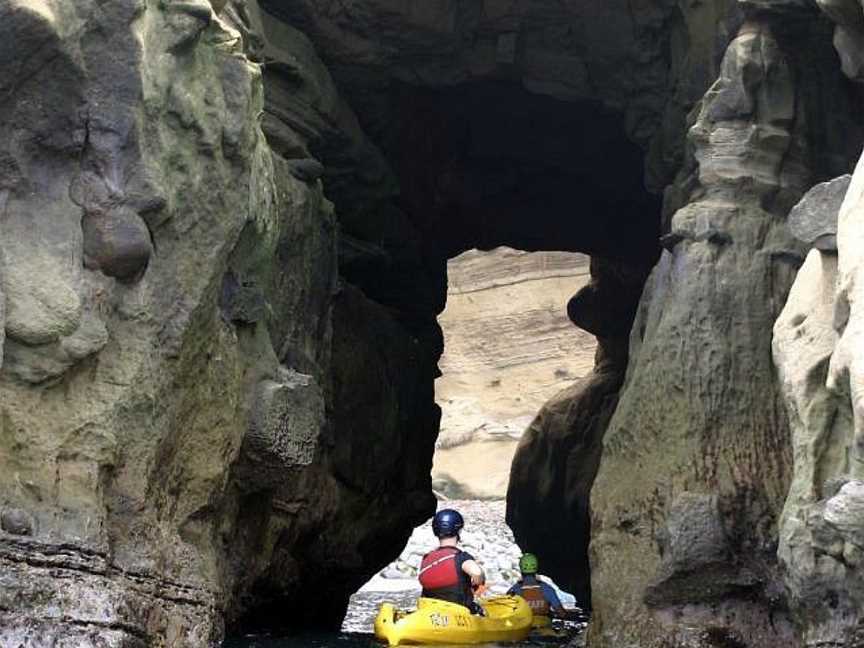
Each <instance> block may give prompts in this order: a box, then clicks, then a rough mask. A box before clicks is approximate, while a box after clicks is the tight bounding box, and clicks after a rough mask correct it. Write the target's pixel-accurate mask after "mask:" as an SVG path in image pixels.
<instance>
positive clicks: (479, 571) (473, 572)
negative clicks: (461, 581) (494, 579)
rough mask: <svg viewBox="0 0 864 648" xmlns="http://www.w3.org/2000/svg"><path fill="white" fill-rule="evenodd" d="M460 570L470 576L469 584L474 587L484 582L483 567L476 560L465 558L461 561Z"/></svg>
mask: <svg viewBox="0 0 864 648" xmlns="http://www.w3.org/2000/svg"><path fill="white" fill-rule="evenodd" d="M462 571H464V572H465V573H466V574H468V576H469V577H470V578H471V584H472V585H473V586H474V587H479V586H480V585H483V584H484V583H485V582H486V574H485V573H483V568H482V567H481V566H480V565H479V564H478V562H477V561H476V560H466V561H465V562H463V563H462Z"/></svg>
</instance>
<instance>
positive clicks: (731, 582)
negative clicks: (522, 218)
mask: <svg viewBox="0 0 864 648" xmlns="http://www.w3.org/2000/svg"><path fill="white" fill-rule="evenodd" d="M804 42H806V43H809V44H810V45H809V46H808V52H809V54H808V56H807V57H806V58H802V57H799V56H798V52H799V51H800V48H801V44H802V43H804ZM827 45H828V38H826V26H825V25H824V24H820V23H819V22H818V21H813V20H811V19H804V18H802V19H801V20H800V21H796V20H794V19H789V18H788V17H787V16H782V15H780V14H772V13H765V14H762V13H758V14H756V13H754V14H753V15H752V16H751V17H750V18H749V19H748V20H747V21H746V22H745V23H744V24H743V25H742V27H741V29H740V30H739V32H738V35H737V36H736V38H735V39H734V40H733V41H732V43H731V44H730V46H729V48H728V49H727V52H726V55H725V57H724V59H723V64H722V66H721V73H720V77H719V79H718V80H717V81H716V83H715V84H714V85H713V86H712V88H711V89H710V90H709V91H708V92H707V93H706V96H705V98H704V99H703V101H702V102H701V105H700V106H699V108H698V110H697V111H695V112H694V114H693V122H692V126H691V127H690V130H689V137H690V141H691V143H692V145H693V152H694V159H693V161H692V164H690V165H685V167H684V171H683V172H682V174H681V175H680V176H679V179H678V181H677V183H676V186H678V187H686V188H687V191H686V195H687V196H689V197H688V198H685V199H684V201H683V203H684V204H683V206H681V207H680V208H679V209H677V211H676V212H675V213H674V215H673V216H672V218H671V222H670V226H669V231H670V236H669V239H668V243H667V249H668V251H665V252H664V254H663V257H662V258H661V260H660V263H659V264H658V265H657V266H656V267H655V269H654V272H653V273H652V276H651V278H650V279H649V282H648V285H647V287H646V291H645V294H644V295H643V298H642V303H641V306H640V312H639V314H638V315H637V320H636V323H635V324H634V327H633V331H632V334H631V343H630V354H631V359H630V365H629V367H628V378H627V383H626V385H625V387H624V390H623V391H622V394H621V398H620V402H619V406H618V408H617V410H616V411H615V415H614V417H613V419H612V422H611V423H610V426H609V430H608V431H607V433H606V438H605V440H604V450H603V457H602V460H601V462H600V469H599V473H598V477H597V481H596V482H595V484H594V488H593V489H592V491H591V506H592V533H593V538H592V544H591V567H592V585H593V595H594V610H595V617H594V623H593V626H592V629H591V636H590V641H591V642H592V645H596V646H620V645H630V644H637V645H639V646H642V647H649V646H650V647H653V646H661V645H668V642H671V643H672V644H673V645H676V646H677V645H681V646H702V645H723V643H722V641H721V639H722V640H723V641H727V642H732V643H734V642H739V643H740V644H741V645H747V646H754V647H755V646H766V647H767V646H778V645H790V646H791V645H795V642H796V641H797V639H796V630H795V628H794V626H793V623H792V621H791V619H790V618H789V617H788V616H787V615H786V614H785V612H784V602H783V591H784V583H783V579H782V575H781V573H780V571H779V570H778V568H777V562H776V557H775V551H776V546H777V525H778V521H779V518H780V512H781V510H782V506H783V502H784V500H785V495H786V492H787V489H788V486H789V482H790V477H791V473H792V466H791V464H792V451H791V450H792V448H791V447H790V446H791V444H790V442H789V439H790V435H789V431H788V427H787V425H788V424H787V422H786V417H785V413H784V408H783V405H782V401H781V399H780V397H779V392H778V390H777V389H776V387H775V384H774V379H773V372H772V367H771V356H770V344H771V334H770V329H771V326H772V324H773V322H774V320H775V319H776V317H777V315H778V314H779V311H780V309H781V307H782V305H783V303H784V302H785V300H786V294H787V291H788V290H789V287H790V286H791V283H792V279H793V278H794V276H795V272H796V270H797V266H798V265H799V264H800V262H801V259H802V256H801V255H802V251H801V247H800V244H799V243H797V242H796V241H795V240H794V239H793V238H792V236H791V234H790V232H789V229H788V227H787V225H786V222H785V219H786V215H787V213H788V211H789V210H790V208H791V207H792V206H793V205H794V204H795V203H796V202H797V200H798V199H799V198H800V197H801V195H802V194H803V193H804V191H805V190H806V189H807V188H809V187H810V186H811V185H812V184H813V182H814V181H815V180H817V179H820V177H822V178H824V177H825V176H826V175H828V176H829V177H833V176H834V175H836V172H837V171H842V170H843V169H842V168H837V167H835V166H834V163H832V162H830V161H828V160H827V158H826V157H821V156H820V157H814V156H812V154H811V151H813V150H819V151H822V152H823V153H824V152H825V151H829V150H834V151H837V152H839V153H840V156H839V157H838V158H835V161H839V160H840V159H843V158H844V157H845V159H846V160H847V161H846V162H845V164H848V163H849V160H851V159H852V155H853V154H852V153H851V151H850V150H849V148H848V147H846V145H845V144H844V143H843V142H842V141H840V140H839V139H836V138H833V136H830V135H829V137H828V139H827V140H826V139H825V138H824V135H823V133H822V132H821V131H820V128H819V127H818V126H816V127H815V129H814V128H812V126H814V125H815V124H816V123H818V120H819V119H820V117H819V115H822V114H825V113H824V110H825V107H824V106H820V105H819V103H820V102H819V100H815V101H814V99H815V98H814V96H813V95H812V90H813V84H827V86H828V87H830V88H833V89H828V87H826V91H825V94H824V95H823V97H832V96H837V94H838V93H842V92H843V91H844V90H843V82H842V81H841V80H840V79H839V78H838V70H837V65H836V61H835V60H834V59H833V56H832V54H831V52H830V50H828V49H827V47H826V46H827ZM846 115H847V117H845V119H846V120H848V121H847V123H849V124H850V128H852V129H853V130H854V129H855V128H856V127H855V126H854V123H855V122H854V119H853V117H852V115H851V113H849V112H847V113H846ZM855 132H858V131H857V130H856V131H855ZM826 161H827V164H826ZM840 166H841V167H842V166H843V165H842V164H841V165H840ZM669 196H670V193H669V192H667V204H666V207H667V210H668V208H669V207H670V206H671V205H670V202H669ZM688 529H692V530H698V533H697V535H699V536H700V537H701V538H703V541H702V542H703V544H697V545H695V546H693V545H692V543H690V542H688V541H687V537H689V535H693V534H692V533H691V532H690V531H687V530H688ZM676 538H677V539H676ZM684 618H686V619H687V621H686V622H685V623H681V622H680V621H681V620H683V619H684ZM712 641H714V642H716V644H712V643H711V642H712ZM736 645H737V644H736Z"/></svg>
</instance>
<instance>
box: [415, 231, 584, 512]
mask: <svg viewBox="0 0 864 648" xmlns="http://www.w3.org/2000/svg"><path fill="white" fill-rule="evenodd" d="M447 275H448V287H447V307H446V308H445V310H444V312H443V313H441V315H440V316H439V317H438V322H439V324H440V325H441V329H442V332H443V334H444V353H443V355H442V356H441V360H440V362H439V367H440V370H441V376H440V377H439V378H438V379H437V380H436V381H435V395H436V401H437V402H438V405H439V406H440V407H441V428H440V433H439V435H438V440H437V443H436V447H435V455H434V462H433V468H432V488H433V490H434V491H435V492H436V494H437V495H438V496H439V498H447V499H460V500H464V499H468V500H489V499H503V498H504V497H505V496H506V494H507V485H508V481H509V477H510V464H511V462H512V460H513V454H514V452H515V450H516V445H517V443H518V441H519V438H520V437H521V436H522V433H523V432H524V431H525V430H526V429H527V428H528V426H529V425H530V424H531V421H532V419H533V418H534V417H535V416H536V415H537V412H539V411H540V408H541V407H542V406H543V405H544V404H545V403H546V401H548V400H549V399H550V398H552V397H553V396H554V395H555V394H556V393H558V392H559V391H561V390H562V389H564V388H565V387H567V386H569V385H570V384H572V383H573V382H574V381H575V380H578V379H580V378H583V377H584V376H586V375H587V374H588V373H589V372H590V371H591V369H592V367H593V366H594V353H595V350H596V341H595V339H594V336H593V335H591V334H590V333H587V332H586V331H583V330H582V329H578V328H576V327H574V326H573V323H572V322H571V321H570V319H569V318H568V316H567V310H566V304H567V302H568V301H569V300H570V298H571V297H572V296H573V295H574V294H576V293H577V292H578V291H579V290H581V289H582V288H583V287H585V286H586V285H587V284H588V282H589V281H590V276H589V258H588V257H587V256H586V255H584V254H579V253H574V252H523V251H520V250H514V249H512V248H508V247H499V248H496V249H494V250H489V251H481V250H476V249H475V250H469V251H467V252H464V253H463V254H460V255H459V256H457V257H454V258H452V259H450V261H449V262H448V264H447Z"/></svg>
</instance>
